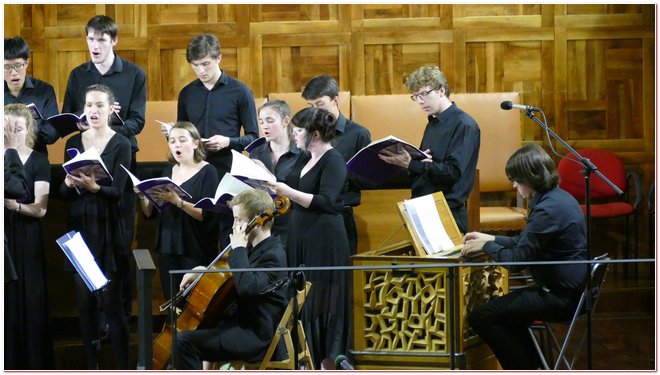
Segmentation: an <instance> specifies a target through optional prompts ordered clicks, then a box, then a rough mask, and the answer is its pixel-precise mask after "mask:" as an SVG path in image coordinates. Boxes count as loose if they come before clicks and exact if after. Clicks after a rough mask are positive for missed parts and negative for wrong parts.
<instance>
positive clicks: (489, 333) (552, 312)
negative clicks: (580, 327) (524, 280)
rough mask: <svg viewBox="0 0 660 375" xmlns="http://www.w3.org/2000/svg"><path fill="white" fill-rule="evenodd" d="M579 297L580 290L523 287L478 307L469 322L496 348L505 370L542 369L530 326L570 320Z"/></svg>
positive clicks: (494, 350)
mask: <svg viewBox="0 0 660 375" xmlns="http://www.w3.org/2000/svg"><path fill="white" fill-rule="evenodd" d="M579 297H580V293H579V292H578V293H575V292H569V291H566V292H563V293H553V292H547V291H545V290H543V289H542V288H540V287H537V286H533V287H528V288H523V289H519V290H516V291H514V292H511V293H509V294H507V295H504V296H502V297H499V298H495V299H493V300H490V301H488V302H486V303H484V304H483V305H479V306H477V307H476V308H475V309H474V310H473V311H472V312H471V313H470V314H469V316H468V321H469V324H470V326H471V327H472V329H474V331H475V332H476V333H477V334H478V335H479V337H481V338H482V339H483V340H484V341H485V342H486V343H487V344H488V346H490V348H491V349H492V350H493V353H495V356H496V357H497V360H498V361H499V362H500V365H502V368H503V369H505V370H531V369H538V368H541V361H540V359H539V356H538V353H536V350H535V348H534V343H533V342H532V338H531V337H530V336H529V333H528V331H527V327H528V326H529V325H530V324H531V323H532V322H534V321H536V320H570V319H571V317H572V316H573V314H574V313H575V308H576V307H577V302H578V300H579Z"/></svg>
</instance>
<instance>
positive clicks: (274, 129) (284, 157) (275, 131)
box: [250, 99, 300, 246]
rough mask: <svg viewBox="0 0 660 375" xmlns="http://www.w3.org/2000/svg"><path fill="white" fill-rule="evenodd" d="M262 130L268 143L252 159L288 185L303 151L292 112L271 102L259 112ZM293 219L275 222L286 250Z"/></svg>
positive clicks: (283, 104) (275, 232)
mask: <svg viewBox="0 0 660 375" xmlns="http://www.w3.org/2000/svg"><path fill="white" fill-rule="evenodd" d="M259 126H260V127H261V132H262V133H263V135H264V137H265V138H266V141H267V142H266V143H264V144H262V145H261V146H258V147H256V148H255V149H254V150H252V151H250V158H252V159H253V160H254V161H256V162H257V163H258V164H261V165H263V166H264V167H265V168H266V169H268V170H269V171H271V173H273V174H274V175H275V177H277V180H278V181H284V180H285V179H286V177H287V176H288V175H289V173H290V172H291V168H293V164H294V163H295V162H296V159H297V158H298V155H300V149H299V148H298V146H296V142H295V141H294V140H293V127H292V126H291V109H289V105H288V104H286V102H285V101H284V100H277V99H276V100H269V101H267V102H266V103H264V105H262V106H261V107H260V108H259ZM290 216H291V215H286V214H285V215H282V216H277V217H276V218H275V223H274V224H273V235H275V236H277V237H279V238H280V241H281V242H282V246H286V232H287V231H286V229H287V226H288V222H289V217H290Z"/></svg>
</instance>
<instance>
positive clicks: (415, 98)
mask: <svg viewBox="0 0 660 375" xmlns="http://www.w3.org/2000/svg"><path fill="white" fill-rule="evenodd" d="M435 90H437V89H430V90H428V91H422V92H420V93H419V94H412V95H410V100H412V101H413V102H416V101H418V100H419V99H420V98H421V99H425V98H426V97H427V96H428V95H429V94H430V93H432V92H433V91H435Z"/></svg>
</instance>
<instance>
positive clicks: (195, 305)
mask: <svg viewBox="0 0 660 375" xmlns="http://www.w3.org/2000/svg"><path fill="white" fill-rule="evenodd" d="M290 206H291V202H290V201H289V199H288V198H287V197H284V196H278V197H277V198H275V209H274V210H272V211H265V212H262V213H260V214H259V215H257V216H255V217H254V218H253V219H252V220H251V221H250V222H249V223H248V225H247V227H246V229H245V233H246V234H247V233H250V231H251V230H252V229H253V228H254V227H255V226H257V225H264V224H265V223H267V222H269V221H270V220H272V219H273V218H274V217H276V216H280V215H283V214H284V213H286V211H287V210H288V209H289V207H290ZM230 250H231V244H229V245H227V247H226V248H225V249H223V250H222V251H221V252H220V254H218V256H217V257H216V258H215V259H214V260H213V261H212V262H211V264H209V265H208V266H207V267H206V270H228V269H229V265H228V264H227V256H226V255H228V253H229V251H230ZM236 300H237V294H236V288H235V283H234V279H233V277H232V274H231V272H212V273H200V274H199V276H197V278H196V279H195V281H193V282H192V283H190V285H188V286H187V287H186V288H185V289H184V290H181V291H179V292H178V293H177V294H176V296H174V297H172V299H170V300H169V301H167V302H165V303H164V304H162V305H161V306H160V311H165V310H167V309H174V310H175V311H177V310H178V308H177V307H176V306H179V304H180V303H182V302H185V303H183V307H182V308H181V311H180V312H179V313H178V316H177V318H176V330H177V331H190V330H196V329H204V328H213V327H215V326H216V325H217V324H218V322H219V321H220V319H221V318H223V317H225V316H228V315H229V314H231V313H232V312H233V310H234V308H235V306H236ZM172 338H173V337H172V327H171V326H170V324H169V323H168V322H165V324H164V325H163V330H162V331H161V333H160V334H159V335H158V336H157V337H156V339H155V340H154V342H153V359H152V361H153V369H154V370H165V369H167V366H168V364H169V362H170V359H171V357H172Z"/></svg>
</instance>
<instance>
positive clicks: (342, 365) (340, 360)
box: [335, 354, 355, 371]
mask: <svg viewBox="0 0 660 375" xmlns="http://www.w3.org/2000/svg"><path fill="white" fill-rule="evenodd" d="M335 369H337V370H349V371H353V370H355V368H354V367H353V365H352V364H351V363H350V362H349V361H348V358H346V356H345V355H343V354H340V355H338V356H337V358H335Z"/></svg>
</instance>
